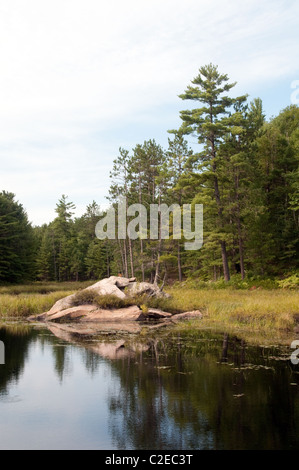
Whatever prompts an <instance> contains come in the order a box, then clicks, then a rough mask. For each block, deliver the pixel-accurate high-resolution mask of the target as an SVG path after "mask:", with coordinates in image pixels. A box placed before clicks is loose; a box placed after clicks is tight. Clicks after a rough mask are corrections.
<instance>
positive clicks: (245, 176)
mask: <svg viewBox="0 0 299 470" xmlns="http://www.w3.org/2000/svg"><path fill="white" fill-rule="evenodd" d="M234 86H235V83H230V82H229V79H228V77H227V75H225V74H221V73H220V72H219V71H218V68H217V66H214V65H213V64H208V65H206V66H203V67H201V68H200V69H199V73H198V75H197V76H196V77H195V78H194V80H192V82H191V84H190V85H189V86H188V87H187V88H186V90H185V92H184V93H182V94H181V95H180V98H181V99H182V100H183V101H185V102H186V103H190V107H189V109H185V110H182V111H181V113H180V118H181V126H180V127H179V128H178V129H173V130H169V136H170V137H169V138H168V147H167V148H165V149H164V148H162V147H161V145H159V144H158V143H157V142H156V141H155V139H150V140H147V141H144V142H143V143H139V144H137V145H136V146H135V147H134V148H133V149H132V150H131V151H130V150H128V149H125V148H122V147H121V148H120V149H119V154H118V155H117V156H116V158H115V159H114V161H113V166H112V169H111V172H110V180H111V184H110V188H109V194H108V195H107V198H108V200H109V201H110V204H111V207H114V208H115V210H116V212H117V208H118V202H119V200H120V198H121V197H125V201H126V204H127V207H129V206H131V205H132V204H135V203H139V204H142V205H143V206H144V207H145V208H147V209H148V211H147V213H148V214H150V210H149V208H150V206H151V205H152V204H156V205H158V206H159V207H160V206H161V204H167V205H168V206H171V205H172V204H178V205H179V206H180V207H182V206H183V205H184V204H190V205H191V207H194V206H195V204H203V220H204V224H203V227H204V242H203V246H202V248H201V249H199V250H196V251H189V250H186V249H185V247H184V242H185V240H184V238H183V237H180V238H179V239H178V237H175V236H174V233H173V231H172V230H170V236H169V239H163V238H162V237H161V230H160V231H159V233H158V236H157V237H156V239H150V237H149V234H145V236H144V237H143V236H140V237H139V238H137V239H134V240H132V239H131V238H130V237H128V236H125V237H122V238H120V237H119V238H116V239H114V240H110V239H104V240H100V239H98V238H97V237H96V235H95V226H96V223H97V222H98V221H99V220H100V219H101V218H102V217H103V216H105V213H104V212H102V211H101V209H100V207H99V205H98V204H97V203H96V202H95V201H93V202H92V203H91V204H90V205H88V206H87V208H86V211H85V213H84V214H83V215H82V216H81V217H75V218H74V209H75V205H74V203H73V202H70V201H68V197H67V196H65V195H62V197H61V198H60V199H59V201H58V203H57V205H56V209H55V210H56V214H57V215H56V217H55V219H54V220H53V221H52V222H51V223H49V224H44V225H43V226H40V227H32V226H31V225H30V224H29V223H28V218H27V215H26V212H25V211H24V209H23V208H22V206H21V205H20V204H19V203H18V202H16V201H15V199H14V197H15V196H14V195H13V194H11V193H7V192H2V193H1V194H0V253H1V257H0V280H2V281H6V282H18V281H23V280H25V279H26V278H27V279H38V280H43V281H49V280H55V281H68V280H85V279H98V278H101V277H106V276H109V275H111V274H117V273H121V274H123V275H124V276H132V277H135V276H136V277H137V278H138V279H140V280H149V281H151V282H156V283H158V282H160V283H163V282H167V280H168V279H173V280H174V279H176V280H179V281H181V280H183V279H185V278H188V277H197V278H199V279H203V280H210V279H211V280H217V279H219V278H224V279H225V281H229V280H230V278H231V276H232V275H234V274H238V275H239V276H240V277H241V278H242V279H245V277H246V276H253V277H254V276H261V277H275V276H283V275H285V274H286V273H290V272H292V271H294V270H295V269H296V268H297V262H298V226H299V191H298V188H299V185H298V176H299V173H298V156H299V108H298V106H296V105H291V106H289V107H287V108H285V109H284V110H282V111H281V112H280V113H279V114H278V115H277V116H276V117H273V118H271V119H270V120H268V121H267V120H266V119H265V115H264V113H263V107H262V101H261V99H259V98H256V99H253V100H252V101H251V102H249V101H248V96H246V95H243V96H238V97H231V90H232V89H233V87H234ZM193 106H194V107H193ZM190 139H191V140H192V141H193V142H194V141H195V142H196V144H195V145H194V143H193V145H191V144H190ZM132 218H133V217H131V219H132Z"/></svg>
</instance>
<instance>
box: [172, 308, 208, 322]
mask: <svg viewBox="0 0 299 470" xmlns="http://www.w3.org/2000/svg"><path fill="white" fill-rule="evenodd" d="M202 317H203V315H202V313H201V312H200V311H199V310H192V311H190V312H184V313H177V314H175V315H173V316H172V318H171V319H172V321H177V320H188V319H189V318H202Z"/></svg>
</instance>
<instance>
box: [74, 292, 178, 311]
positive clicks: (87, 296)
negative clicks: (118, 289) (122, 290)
mask: <svg viewBox="0 0 299 470" xmlns="http://www.w3.org/2000/svg"><path fill="white" fill-rule="evenodd" d="M72 304H73V305H74V306H77V305H84V304H93V305H97V306H98V307H100V308H106V309H112V308H124V307H130V306H131V305H138V306H139V307H140V308H141V309H142V310H143V311H146V310H147V309H148V308H149V307H152V308H159V309H161V310H165V311H168V312H170V313H179V312H180V311H181V310H179V309H178V307H177V306H176V305H175V303H174V302H173V300H172V299H168V298H166V297H149V296H147V295H135V296H132V297H126V298H124V299H120V298H119V297H117V296H115V295H99V294H97V293H96V292H95V291H93V290H92V289H90V290H84V291H79V292H77V293H76V295H75V296H74V298H73V300H72Z"/></svg>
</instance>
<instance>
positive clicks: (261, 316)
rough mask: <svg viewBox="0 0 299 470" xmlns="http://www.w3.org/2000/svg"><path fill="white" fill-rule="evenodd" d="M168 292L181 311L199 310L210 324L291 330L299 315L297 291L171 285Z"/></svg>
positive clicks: (254, 328)
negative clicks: (179, 286) (213, 288)
mask: <svg viewBox="0 0 299 470" xmlns="http://www.w3.org/2000/svg"><path fill="white" fill-rule="evenodd" d="M168 292H169V293H170V294H171V296H172V302H173V303H174V304H175V305H176V306H177V307H178V308H179V309H180V310H184V311H186V310H194V309H198V310H200V311H201V312H202V314H203V315H204V320H205V324H207V325H215V326H216V325H220V324H221V325H223V326H230V327H247V328H251V329H253V330H261V329H264V330H273V329H281V330H292V329H293V328H294V326H295V325H296V321H298V317H299V291H298V290H297V291H294V290H286V289H283V290H280V289H273V290H263V289H257V290H253V291H249V290H246V291H245V290H231V289H227V290H226V289H219V290H207V289H203V290H197V289H186V288H182V289H178V288H172V289H169V290H168Z"/></svg>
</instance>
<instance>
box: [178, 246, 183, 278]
mask: <svg viewBox="0 0 299 470" xmlns="http://www.w3.org/2000/svg"><path fill="white" fill-rule="evenodd" d="M178 273H179V281H180V282H181V281H182V279H183V276H182V264H181V246H180V241H179V240H178Z"/></svg>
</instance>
